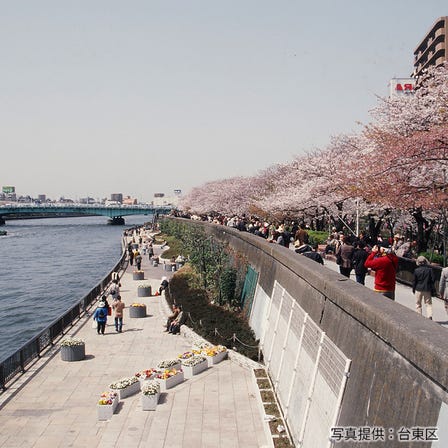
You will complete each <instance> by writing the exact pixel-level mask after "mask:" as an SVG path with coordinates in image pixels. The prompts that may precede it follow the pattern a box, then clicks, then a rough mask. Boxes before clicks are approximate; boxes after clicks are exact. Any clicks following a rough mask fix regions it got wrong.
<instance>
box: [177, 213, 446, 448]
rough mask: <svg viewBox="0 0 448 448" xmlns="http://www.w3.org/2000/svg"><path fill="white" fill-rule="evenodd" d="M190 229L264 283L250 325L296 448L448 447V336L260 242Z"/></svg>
mask: <svg viewBox="0 0 448 448" xmlns="http://www.w3.org/2000/svg"><path fill="white" fill-rule="evenodd" d="M184 222H186V223H188V224H189V225H197V226H202V227H203V228H204V229H205V231H206V232H207V234H210V235H213V236H214V237H215V238H216V239H217V240H220V241H222V242H225V243H228V244H229V245H230V246H231V247H232V248H233V249H236V250H237V251H239V252H241V253H243V254H245V255H246V256H247V257H248V261H249V263H250V265H251V266H252V267H253V268H254V269H255V270H256V271H257V272H258V273H259V279H258V285H257V289H256V292H255V298H254V303H253V306H252V311H251V315H250V323H251V326H252V328H253V329H254V331H255V332H256V334H257V336H258V337H259V338H260V340H261V345H262V349H263V354H264V360H265V364H266V365H267V368H268V371H269V373H270V376H271V378H272V379H273V381H274V384H275V388H276V392H277V396H278V398H279V401H280V404H281V405H282V409H283V412H284V414H285V419H286V421H287V423H288V426H289V429H290V432H291V434H292V437H293V439H294V442H295V444H296V446H303V447H305V448H310V447H316V448H322V447H327V446H344V447H346V446H359V443H360V442H369V441H370V442H371V443H372V444H374V446H387V447H395V446H397V447H406V446H412V447H416V446H425V447H428V446H441V447H442V446H448V425H447V424H446V423H448V406H447V403H448V395H447V390H448V344H447V341H448V338H447V336H448V333H447V332H446V329H444V328H442V327H440V326H438V325H437V324H436V323H434V322H431V321H428V320H427V319H423V318H421V317H420V316H419V315H417V314H416V313H415V312H414V311H412V310H410V309H408V308H405V307H403V306H401V305H400V304H398V303H395V302H393V301H390V300H388V299H386V298H384V297H383V296H381V295H379V294H376V293H374V292H372V291H371V290H369V289H367V288H365V287H363V286H361V285H359V284H357V283H355V282H353V281H351V280H348V279H346V278H345V277H343V276H341V275H339V274H338V273H336V272H333V271H331V270H329V269H327V268H326V267H324V266H321V265H319V264H318V263H316V262H314V261H312V260H309V259H308V258H306V257H301V256H298V255H297V254H295V253H294V252H293V251H290V250H287V249H285V248H283V247H281V246H278V245H276V244H269V243H267V242H266V241H265V240H263V239H262V238H260V237H256V236H253V235H251V234H248V233H245V232H238V231H236V230H234V229H230V228H226V227H223V226H218V225H213V224H207V223H201V222H192V221H184ZM332 427H335V429H333V430H332V429H331V428H332ZM331 435H333V436H334V437H335V438H336V439H338V438H340V439H341V440H340V442H339V443H335V442H331V441H330V436H331ZM436 437H438V439H439V442H438V443H436V442H433V443H431V442H430V441H429V440H431V439H435V438H436ZM418 440H420V441H418Z"/></svg>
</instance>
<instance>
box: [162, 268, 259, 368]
mask: <svg viewBox="0 0 448 448" xmlns="http://www.w3.org/2000/svg"><path fill="white" fill-rule="evenodd" d="M201 283H202V282H201V278H200V277H199V276H198V275H197V274H196V273H195V271H194V270H193V269H192V267H191V266H189V265H186V266H184V267H183V268H182V269H181V270H180V271H178V272H176V273H175V274H174V276H173V277H172V278H171V281H170V286H169V288H168V291H167V295H166V296H167V300H168V303H169V304H170V305H172V304H173V303H174V302H175V303H178V304H180V305H182V307H183V309H184V311H185V312H186V313H188V315H189V319H188V320H187V322H186V325H187V326H188V327H190V328H191V329H193V330H194V331H195V332H196V333H198V334H199V335H200V336H202V337H203V338H205V339H207V340H208V341H210V342H211V343H212V344H222V345H225V346H226V347H228V348H234V347H235V348H236V349H237V351H238V352H239V353H241V354H243V355H245V356H247V357H249V358H251V359H254V360H257V359H258V341H257V340H256V339H255V335H254V333H253V331H252V329H251V328H250V327H249V324H248V323H247V321H246V320H245V318H244V315H243V314H242V313H241V312H236V311H234V310H230V309H225V308H223V307H221V306H218V305H214V304H211V303H210V302H209V301H208V298H207V293H206V291H205V290H204V289H203V288H202V287H199V286H198V285H201ZM233 335H235V336H236V337H237V338H238V339H239V341H241V342H242V343H241V342H239V341H238V340H233ZM244 344H245V345H244ZM247 346H249V347H247Z"/></svg>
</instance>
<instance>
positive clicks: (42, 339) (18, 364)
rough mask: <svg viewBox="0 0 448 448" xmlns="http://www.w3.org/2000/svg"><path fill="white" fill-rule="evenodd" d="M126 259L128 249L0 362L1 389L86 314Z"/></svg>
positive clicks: (24, 370) (23, 371) (4, 388)
mask: <svg viewBox="0 0 448 448" xmlns="http://www.w3.org/2000/svg"><path fill="white" fill-rule="evenodd" d="M125 260H126V251H123V253H122V256H121V258H120V260H119V261H118V263H117V264H116V265H115V266H114V268H113V269H112V270H111V271H110V272H109V274H107V275H106V277H105V278H104V279H103V280H102V281H101V282H100V283H98V284H97V285H96V286H95V287H94V288H93V289H92V290H91V291H90V292H89V293H88V294H86V295H85V296H84V297H83V298H82V299H81V300H80V301H79V302H78V303H76V304H75V305H73V306H72V307H71V308H70V309H69V310H68V311H66V312H65V313H64V314H63V315H62V316H60V317H58V318H57V319H55V320H54V321H53V322H52V323H51V324H50V325H49V326H48V327H47V328H45V330H43V331H41V332H40V333H39V334H38V335H37V336H35V337H33V338H32V339H30V340H29V341H28V342H27V343H25V344H24V345H23V346H22V347H21V348H20V349H18V350H17V351H16V352H15V353H14V354H12V355H11V356H9V357H7V358H6V359H4V360H3V361H1V362H0V388H1V390H3V391H4V390H6V384H7V383H8V382H10V381H11V380H12V379H14V378H15V377H16V376H17V375H21V374H23V373H25V372H26V368H27V366H28V365H30V364H31V363H32V362H33V361H34V360H36V358H40V356H41V353H42V352H43V351H44V350H46V349H48V348H50V347H52V346H54V343H55V340H57V339H58V338H59V337H60V336H63V335H64V334H65V333H66V330H67V328H72V327H73V325H74V324H75V323H76V322H77V321H79V320H80V319H81V317H83V315H85V313H86V312H87V310H88V309H89V308H90V306H91V305H92V304H93V302H95V301H96V300H97V299H98V297H99V296H100V295H101V294H102V293H103V292H104V291H105V290H106V288H107V286H108V285H109V283H110V282H111V281H112V273H114V272H117V271H119V270H120V269H121V268H122V267H123V265H124V263H125Z"/></svg>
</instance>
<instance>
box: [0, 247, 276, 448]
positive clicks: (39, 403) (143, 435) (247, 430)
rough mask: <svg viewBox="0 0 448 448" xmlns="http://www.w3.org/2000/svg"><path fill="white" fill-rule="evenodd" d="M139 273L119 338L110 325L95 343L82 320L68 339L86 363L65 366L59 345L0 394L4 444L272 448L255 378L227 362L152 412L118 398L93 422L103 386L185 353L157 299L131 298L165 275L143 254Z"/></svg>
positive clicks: (135, 399) (130, 283) (128, 291)
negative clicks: (137, 307) (82, 349)
mask: <svg viewBox="0 0 448 448" xmlns="http://www.w3.org/2000/svg"><path fill="white" fill-rule="evenodd" d="M155 252H156V254H159V253H160V247H155ZM142 268H143V271H144V272H145V279H144V280H141V281H136V280H133V270H134V267H131V266H128V267H127V269H126V271H125V272H124V274H123V276H122V278H121V283H122V287H121V295H122V300H123V301H124V303H125V304H126V306H127V308H125V317H124V326H123V333H117V332H115V329H114V326H113V324H112V321H111V320H110V318H109V322H108V324H107V327H106V334H105V335H104V336H99V335H97V334H96V331H95V330H94V329H92V328H91V317H90V316H88V317H85V318H83V319H82V320H81V321H80V322H79V323H78V324H77V325H76V326H75V327H73V329H72V330H71V331H70V335H72V336H75V337H78V338H82V339H83V340H85V342H86V359H84V360H83V361H78V362H71V363H70V362H64V361H62V360H61V359H60V356H59V349H58V348H57V347H56V348H55V349H54V350H52V351H51V352H50V353H48V354H47V355H45V356H44V357H43V359H42V360H40V361H39V363H38V365H36V367H35V368H34V369H33V371H32V372H29V374H28V375H26V376H24V377H23V379H22V381H21V382H20V384H19V383H16V384H15V385H14V387H13V388H10V389H8V390H7V391H6V392H5V393H4V394H2V395H0V399H1V402H0V412H1V417H2V431H1V434H0V447H13V446H20V447H21V448H26V447H40V446H72V447H83V448H84V447H85V446H89V447H116V446H129V447H133V448H134V447H136V448H138V447H147V446H149V445H152V444H155V445H157V446H158V447H167V448H168V447H170V448H172V447H181V446H197V447H200V446H226V447H227V446H229V447H238V446H246V447H261V446H268V444H267V439H266V436H265V432H264V429H265V428H264V422H263V418H262V417H263V416H262V414H261V410H260V407H259V403H258V402H257V397H256V392H257V391H256V386H255V382H254V381H253V373H252V371H251V370H250V369H246V368H243V367H241V366H240V365H239V364H237V363H235V362H232V361H231V360H226V361H223V362H222V363H220V364H218V365H216V366H213V367H212V368H209V369H208V370H207V371H205V372H203V373H202V374H200V375H198V376H197V377H194V378H193V379H191V380H188V381H185V382H184V383H182V384H181V385H178V386H176V388H174V389H170V390H168V391H167V392H166V393H164V394H163V396H162V400H161V403H160V404H159V406H158V408H157V410H156V411H154V412H145V411H142V409H141V404H140V397H139V395H138V394H137V395H133V396H131V397H128V398H126V399H124V400H123V401H122V402H121V403H120V405H119V407H118V410H117V413H116V414H114V415H113V417H112V418H111V419H110V420H108V421H98V419H97V410H96V403H97V400H98V398H99V394H101V392H103V391H104V390H106V389H107V386H108V384H109V383H111V382H113V381H116V380H118V379H120V378H122V377H127V376H131V375H133V374H134V373H135V372H138V371H141V370H143V369H147V368H150V367H153V366H155V365H156V364H157V363H158V362H159V361H160V360H163V359H168V358H172V357H176V356H177V355H178V354H181V353H183V352H185V351H187V350H190V349H191V343H190V342H188V340H187V339H185V338H183V337H182V336H174V335H169V334H167V333H164V332H163V328H162V325H163V323H164V322H165V319H166V312H165V310H166V307H165V304H164V300H165V299H164V296H163V295H162V296H152V297H138V296H137V287H138V285H139V284H142V283H149V284H150V285H151V287H152V290H153V291H155V290H156V289H157V288H158V286H159V285H160V280H161V277H162V276H166V275H168V276H169V275H171V274H170V273H169V272H166V271H163V266H162V265H159V266H158V267H154V266H151V265H150V263H149V260H148V257H147V256H146V257H143V264H142ZM133 302H138V303H144V304H145V305H146V307H147V317H145V318H140V319H131V318H130V317H129V305H130V304H132V303H133Z"/></svg>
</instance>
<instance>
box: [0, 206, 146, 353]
mask: <svg viewBox="0 0 448 448" xmlns="http://www.w3.org/2000/svg"><path fill="white" fill-rule="evenodd" d="M125 219H126V225H125V226H113V225H108V224H107V218H106V217H104V216H91V217H82V218H48V219H32V220H16V221H7V222H6V225H5V226H2V227H1V229H2V230H6V231H7V232H8V234H7V236H0V256H1V262H2V266H1V271H0V322H1V325H0V361H1V360H3V359H5V358H6V357H7V356H10V355H11V354H13V353H14V352H15V351H16V350H18V349H19V348H20V347H21V346H22V345H23V344H24V343H26V342H28V341H29V340H30V339H31V338H32V337H34V336H35V335H36V334H37V333H39V332H40V331H41V330H43V329H44V328H45V327H47V326H48V325H49V324H50V323H51V322H52V321H53V320H55V319H56V318H58V317H59V316H60V315H61V314H63V313H64V312H65V311H66V310H68V309H69V308H70V307H71V306H72V305H73V304H75V303H76V302H78V301H79V300H80V299H82V297H84V296H85V295H86V294H87V293H88V292H89V291H90V290H91V289H92V288H93V287H94V286H95V285H97V284H98V283H99V282H100V281H101V280H102V279H103V278H104V277H105V275H106V274H107V273H108V272H109V271H110V270H111V269H112V268H113V267H114V265H115V264H116V263H117V261H118V260H119V258H120V256H121V236H122V234H123V231H124V230H125V229H127V228H129V227H132V226H134V225H139V224H143V223H144V222H148V221H150V220H151V216H140V215H137V216H128V217H126V218H125Z"/></svg>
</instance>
